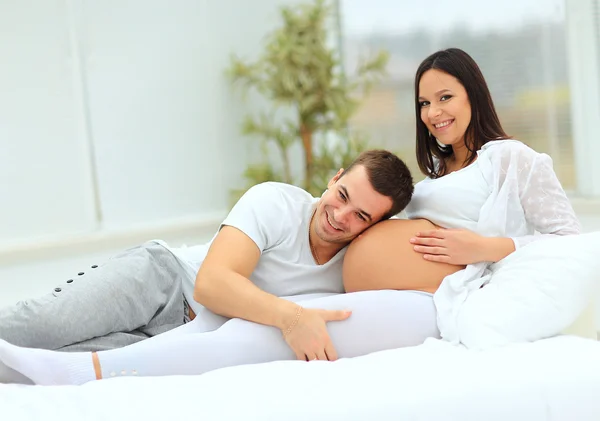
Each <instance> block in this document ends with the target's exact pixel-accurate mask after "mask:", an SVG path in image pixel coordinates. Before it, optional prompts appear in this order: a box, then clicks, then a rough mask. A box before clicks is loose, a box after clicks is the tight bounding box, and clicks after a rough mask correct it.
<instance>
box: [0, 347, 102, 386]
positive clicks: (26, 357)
mask: <svg viewBox="0 0 600 421" xmlns="http://www.w3.org/2000/svg"><path fill="white" fill-rule="evenodd" d="M2 363H4V364H5V365H7V366H8V367H10V368H12V369H13V370H15V371H17V372H18V373H20V374H22V375H23V376H25V377H28V378H29V379H31V380H32V381H33V383H34V384H37V385H44V386H51V385H73V384H83V383H85V382H88V381H91V380H94V379H95V378H96V375H95V373H94V365H93V362H92V353H91V352H58V351H49V350H45V349H34V348H21V347H18V346H15V345H11V344H9V343H8V342H6V341H3V340H1V339H0V365H1V364H2Z"/></svg>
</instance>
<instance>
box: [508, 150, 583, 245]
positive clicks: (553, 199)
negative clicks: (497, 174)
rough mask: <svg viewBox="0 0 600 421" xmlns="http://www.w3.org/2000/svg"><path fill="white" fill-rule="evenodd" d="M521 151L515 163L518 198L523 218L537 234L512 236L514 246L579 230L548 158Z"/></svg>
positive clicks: (577, 222) (543, 155)
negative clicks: (519, 158)
mask: <svg viewBox="0 0 600 421" xmlns="http://www.w3.org/2000/svg"><path fill="white" fill-rule="evenodd" d="M524 155H525V156H524V157H523V158H522V159H521V162H519V164H518V165H519V170H520V171H519V173H518V174H519V180H518V184H519V200H520V202H521V206H522V207H523V211H524V213H525V219H526V220H527V221H528V222H529V223H530V224H531V225H532V226H533V227H534V229H535V230H536V231H537V232H538V233H539V234H537V235H526V236H521V237H512V240H513V242H514V244H515V248H517V249H518V248H520V247H523V246H525V245H526V244H529V243H530V242H532V241H535V240H538V239H541V238H549V237H552V236H557V235H576V234H580V233H581V225H580V223H579V220H578V218H577V215H576V214H575V210H574V209H573V206H572V204H571V201H570V200H569V198H568V197H567V194H566V193H565V191H564V189H563V188H562V185H561V183H560V181H559V180H558V177H557V176H556V173H555V172H554V169H553V166H552V159H551V158H550V157H549V156H548V155H546V154H541V153H537V152H534V151H533V150H531V149H528V150H526V153H525V154H524ZM527 169H528V170H529V171H527Z"/></svg>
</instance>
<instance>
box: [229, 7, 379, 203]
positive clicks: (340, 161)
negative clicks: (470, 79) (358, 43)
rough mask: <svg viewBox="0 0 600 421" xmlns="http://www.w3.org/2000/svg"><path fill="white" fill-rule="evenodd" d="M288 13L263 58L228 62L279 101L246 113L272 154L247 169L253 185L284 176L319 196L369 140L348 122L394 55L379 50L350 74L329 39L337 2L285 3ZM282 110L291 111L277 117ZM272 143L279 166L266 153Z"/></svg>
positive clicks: (238, 79) (247, 128)
mask: <svg viewBox="0 0 600 421" xmlns="http://www.w3.org/2000/svg"><path fill="white" fill-rule="evenodd" d="M281 18H282V21H283V23H282V25H281V27H279V28H277V29H275V30H274V31H273V32H272V33H270V34H269V35H268V38H267V40H266V46H265V49H264V52H263V53H262V54H261V56H260V57H259V58H258V60H257V61H255V62H245V61H243V60H242V59H240V58H238V57H236V56H233V57H232V60H231V66H230V68H229V69H228V75H229V77H230V78H231V81H232V83H233V84H234V85H238V86H239V85H241V87H242V88H243V89H245V90H248V89H253V90H255V91H256V92H258V94H260V95H261V96H262V97H264V98H265V99H266V100H267V101H268V103H270V104H271V105H272V107H273V109H272V110H270V112H262V113H257V114H254V115H248V116H247V117H246V118H245V121H244V123H243V126H242V132H243V133H244V134H245V135H249V136H253V137H256V138H258V139H259V140H261V141H262V146H263V147H264V148H265V149H264V151H265V154H264V156H265V157H267V158H265V159H264V160H263V161H262V162H259V163H255V164H251V165H249V166H248V168H247V169H246V171H245V173H244V176H245V179H246V180H247V182H248V184H249V185H248V186H247V187H250V186H252V185H254V184H257V183H261V182H264V181H281V182H285V183H290V184H294V185H298V186H300V187H302V188H304V189H305V190H307V191H309V192H310V193H312V194H313V195H319V194H321V192H322V191H323V188H324V187H325V186H326V183H327V181H328V180H329V178H330V177H331V176H332V174H331V171H332V170H335V169H337V168H342V167H345V166H347V164H348V163H349V162H350V161H351V160H352V159H353V158H354V157H355V156H356V155H357V154H358V153H359V152H360V151H361V150H364V149H365V148H366V147H367V146H368V140H367V139H366V138H365V137H364V136H361V135H359V134H357V133H350V131H349V130H348V121H349V119H350V118H351V117H352V115H353V114H354V113H355V112H356V111H357V108H358V107H359V106H360V104H361V101H362V100H363V99H364V98H365V96H366V95H367V94H368V93H369V91H370V89H371V88H372V87H373V86H374V84H375V83H377V82H378V81H379V80H381V78H382V77H383V76H385V67H386V65H387V62H388V57H389V56H388V53H387V52H386V51H380V52H378V53H377V54H376V55H375V56H373V57H371V58H369V59H365V60H363V61H361V62H360V63H359V65H358V68H357V69H356V72H355V77H352V79H350V78H347V77H346V75H345V74H344V69H343V66H342V64H341V59H340V54H339V51H338V49H336V48H332V47H330V46H328V38H329V35H330V34H329V32H330V26H333V25H331V20H332V18H335V15H334V9H333V7H332V5H331V4H329V3H327V1H326V0H313V1H311V2H309V3H303V4H298V5H296V6H293V7H283V8H281ZM282 110H283V112H284V114H285V117H283V118H277V117H275V114H276V112H278V111H282ZM297 142H300V144H301V145H302V148H301V149H302V152H303V160H304V162H303V164H304V165H303V171H302V172H303V174H302V176H301V177H300V179H295V178H294V176H293V174H292V171H291V165H290V148H292V147H293V146H294V145H295V144H296V143H297ZM273 145H274V146H275V148H276V150H277V153H278V155H279V158H280V162H279V168H278V167H277V166H276V165H274V163H273V160H270V159H268V154H267V152H266V151H267V149H268V146H273ZM242 192H243V191H242ZM239 193H240V192H239V191H238V192H237V194H238V196H239Z"/></svg>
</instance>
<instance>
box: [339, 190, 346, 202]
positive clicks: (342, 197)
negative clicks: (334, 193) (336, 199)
mask: <svg viewBox="0 0 600 421" xmlns="http://www.w3.org/2000/svg"><path fill="white" fill-rule="evenodd" d="M340 199H342V200H343V201H344V202H345V201H346V196H345V195H344V193H342V192H340Z"/></svg>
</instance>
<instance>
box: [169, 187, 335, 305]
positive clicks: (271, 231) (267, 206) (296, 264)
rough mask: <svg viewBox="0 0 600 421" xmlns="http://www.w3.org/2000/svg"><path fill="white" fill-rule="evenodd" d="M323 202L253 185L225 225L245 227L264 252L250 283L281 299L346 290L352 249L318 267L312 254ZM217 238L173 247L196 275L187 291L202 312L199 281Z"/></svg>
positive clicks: (287, 190) (292, 191) (295, 191)
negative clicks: (314, 219)
mask: <svg viewBox="0 0 600 421" xmlns="http://www.w3.org/2000/svg"><path fill="white" fill-rule="evenodd" d="M317 201H318V198H315V197H313V196H312V195H310V194H309V193H308V192H306V191H305V190H303V189H301V188H299V187H296V186H292V185H289V184H283V183H276V182H266V183H262V184H258V185H256V186H253V187H251V188H250V189H249V190H248V191H247V192H246V193H245V194H244V195H243V196H242V198H241V199H240V200H239V201H238V202H237V203H236V204H235V206H234V207H233V209H231V211H230V212H229V215H228V216H227V218H226V219H225V220H224V221H223V223H222V224H221V227H223V226H225V225H227V226H232V227H235V228H237V229H239V230H240V231H242V232H243V233H245V234H246V235H247V236H248V237H250V239H252V241H254V243H255V244H256V245H257V247H258V248H259V250H260V252H261V256H260V259H259V261H258V264H257V265H256V268H255V269H254V271H253V272H252V274H251V275H250V280H251V281H252V282H253V283H254V284H255V285H256V286H257V287H259V288H260V289H262V290H263V291H266V292H268V293H271V294H274V295H276V296H279V297H285V296H293V295H300V294H319V293H343V292H344V286H343V282H342V263H343V256H344V254H345V252H346V248H344V249H342V250H341V251H340V252H338V253H337V254H336V255H335V256H334V257H333V259H331V260H330V261H329V262H327V263H325V264H324V265H317V264H316V262H315V260H314V258H313V255H312V253H311V250H310V244H309V242H308V230H309V223H310V218H311V216H312V213H313V211H314V209H315V205H316V203H317ZM221 227H219V229H220V228H221ZM215 237H216V234H215ZM215 237H213V240H214V238H215ZM213 240H211V241H210V242H209V243H208V244H202V245H198V246H193V247H188V248H175V249H173V248H171V249H170V250H171V251H172V252H173V254H175V256H177V258H178V259H179V260H180V261H181V262H182V263H183V264H184V266H185V267H186V269H188V271H189V273H190V275H191V276H190V277H188V278H189V279H187V280H185V281H184V283H183V291H184V295H185V298H186V299H187V301H188V303H189V304H190V306H191V307H192V309H193V310H194V311H195V312H196V313H197V312H198V311H200V309H201V308H202V306H201V305H200V304H198V303H196V302H195V301H194V299H193V292H194V281H195V278H196V274H197V273H198V269H199V268H200V265H201V264H202V262H203V261H204V258H205V257H206V254H207V252H208V249H209V247H210V245H211V244H212V241H213ZM230 252H231V253H236V250H235V249H234V248H232V249H231V250H230Z"/></svg>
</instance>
